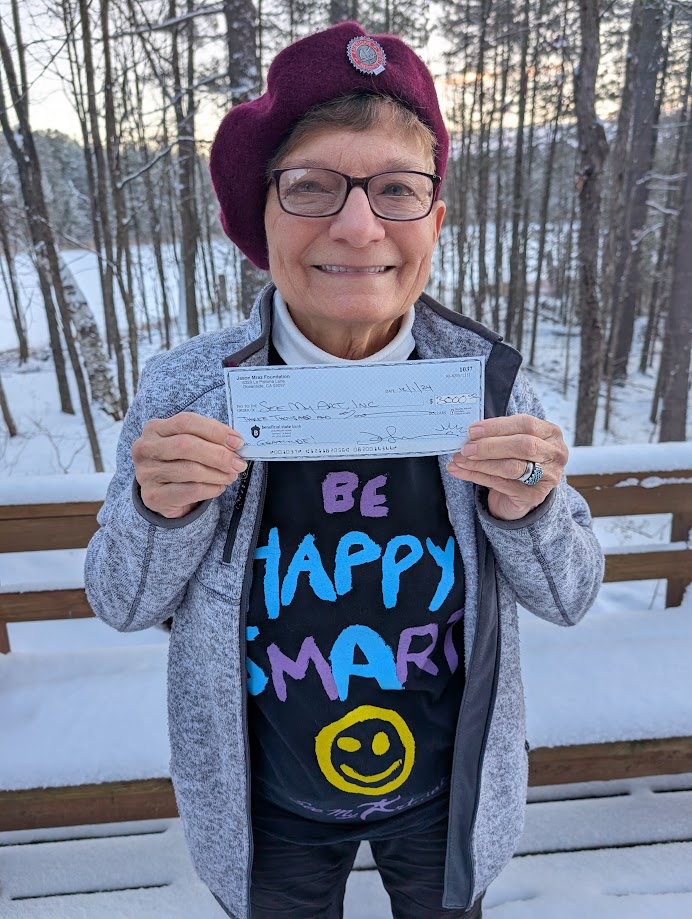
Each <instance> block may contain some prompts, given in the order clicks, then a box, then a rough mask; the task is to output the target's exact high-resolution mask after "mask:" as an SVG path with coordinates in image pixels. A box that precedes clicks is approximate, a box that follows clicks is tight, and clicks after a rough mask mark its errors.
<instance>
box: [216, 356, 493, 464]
mask: <svg viewBox="0 0 692 919" xmlns="http://www.w3.org/2000/svg"><path fill="white" fill-rule="evenodd" d="M483 371H484V359H483V358H481V357H471V358H445V359H442V360H429V361H400V362H389V363H372V364H359V365H358V366H354V365H353V364H309V365H305V366H301V367H286V366H276V367H229V368H226V369H225V371H224V373H225V376H226V394H227V397H228V413H229V417H230V424H231V427H232V428H235V430H236V431H238V433H239V434H240V435H241V436H242V437H243V440H244V441H245V443H244V445H243V446H242V448H241V449H240V450H239V451H238V452H239V453H240V455H241V456H243V457H245V458H246V459H265V460H272V459H276V460H278V459H282V460H318V459H336V458H339V457H352V458H355V459H366V458H369V457H377V456H385V455H386V456H431V455H435V454H439V453H453V452H454V451H456V450H458V449H459V447H461V445H462V444H463V443H465V442H466V440H467V430H468V427H469V425H470V424H472V423H473V422H474V421H479V420H480V419H481V418H482V417H483V382H484V372H483Z"/></svg>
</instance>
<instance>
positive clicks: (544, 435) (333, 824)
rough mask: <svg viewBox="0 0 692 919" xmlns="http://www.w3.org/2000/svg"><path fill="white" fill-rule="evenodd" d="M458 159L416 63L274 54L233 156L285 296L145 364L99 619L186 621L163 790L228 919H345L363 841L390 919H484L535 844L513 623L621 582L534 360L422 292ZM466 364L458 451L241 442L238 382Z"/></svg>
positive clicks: (180, 631)
mask: <svg viewBox="0 0 692 919" xmlns="http://www.w3.org/2000/svg"><path fill="white" fill-rule="evenodd" d="M447 151H448V137H447V133H446V130H445V127H444V124H443V121H442V117H441V115H440V111H439V107H438V102H437V98H436V95H435V89H434V86H433V82H432V79H431V77H430V74H429V73H428V71H427V70H426V68H425V66H424V65H423V63H422V62H421V61H420V59H419V58H418V57H417V56H416V55H415V54H414V53H413V52H412V51H411V50H410V49H409V48H408V47H407V46H406V45H404V44H403V43H402V42H401V41H400V40H399V39H397V38H394V37H392V36H389V35H381V36H367V35H365V33H364V32H363V30H362V28H361V27H360V26H359V25H358V24H357V23H344V24H341V25H338V26H335V27H333V28H331V29H328V30H326V31H324V32H322V33H319V34H317V35H313V36H311V37H309V38H306V39H304V40H302V41H299V42H297V43H296V44H294V45H293V46H291V47H289V48H288V49H286V50H285V51H283V52H282V53H281V54H279V55H278V57H277V58H276V60H275V61H274V63H273V65H272V67H271V69H270V71H269V75H268V81H267V91H266V93H265V94H264V95H263V96H261V97H260V98H259V99H257V100H255V101H253V102H249V103H246V104H244V105H240V106H238V107H236V108H234V109H233V110H232V111H231V112H229V114H228V115H227V116H226V118H225V119H224V121H223V123H222V125H221V127H220V129H219V132H218V134H217V137H216V139H215V141H214V145H213V148H212V153H211V173H212V178H213V181H214V185H215V188H216V191H217V194H218V197H219V201H220V205H221V219H222V222H223V226H224V229H225V231H226V232H227V234H228V235H229V236H230V237H231V239H232V240H234V242H236V243H237V244H238V246H239V247H240V248H241V249H242V250H243V252H245V254H246V255H247V256H248V257H249V258H250V259H252V261H253V262H254V263H255V264H256V265H258V266H260V267H262V268H266V267H268V268H269V269H270V271H271V278H272V283H271V284H269V285H268V286H267V287H266V288H265V289H264V290H263V292H262V293H261V294H260V296H259V297H258V299H257V302H256V303H255V305H254V307H253V309H252V312H251V314H250V317H249V319H248V320H247V322H244V323H242V324H240V325H238V326H235V327H233V328H230V329H224V330H222V331H220V332H217V333H214V334H211V335H204V336H200V337H199V338H196V339H193V340H192V341H189V342H186V343H185V344H183V345H181V346H180V347H178V348H176V349H175V350H173V351H171V352H170V353H168V354H164V355H161V356H159V357H156V358H155V359H154V360H152V361H151V362H150V363H149V364H148V366H147V368H146V371H145V373H144V374H143V376H142V381H141V385H140V388H139V392H138V394H137V397H136V399H135V400H134V402H133V405H132V407H131V409H130V411H129V413H128V416H127V419H126V421H125V425H124V429H123V433H122V438H121V441H120V445H119V448H118V465H117V472H116V474H115V476H114V478H113V481H112V483H111V486H110V489H109V492H108V496H107V500H106V502H105V505H104V507H103V510H102V511H101V514H100V516H99V522H100V524H101V529H100V530H99V532H98V533H97V534H96V535H95V536H94V538H93V540H92V542H91V545H90V547H89V553H88V559H87V568H86V582H87V591H88V596H89V600H90V602H91V604H92V606H93V608H94V610H95V612H96V613H97V614H98V615H99V616H100V617H102V618H103V619H104V620H105V621H106V622H108V623H109V624H110V625H112V626H114V627H115V628H117V629H121V630H123V631H129V630H134V629H144V628H148V627H150V626H152V625H155V624H157V623H161V622H162V621H163V620H165V619H167V618H168V617H172V622H173V625H172V631H171V636H170V656H169V687H168V688H169V722H170V740H171V754H172V755H171V776H172V779H173V785H174V788H175V794H176V799H177V803H178V808H179V811H180V816H181V818H182V821H183V826H184V829H185V834H186V839H187V843H188V845H189V848H190V852H191V854H192V858H193V861H194V864H195V866H196V869H197V871H198V873H199V875H200V877H201V878H202V879H203V880H204V881H205V882H206V884H207V885H208V887H209V888H210V890H211V891H212V893H213V894H214V896H215V897H216V899H217V901H218V902H219V903H220V904H221V906H222V907H223V908H224V910H225V911H226V912H227V914H228V915H229V916H233V917H236V919H246V917H252V919H270V917H276V919H278V917H285V919H287V917H292V919H313V917H320V919H335V917H340V916H341V915H342V909H343V895H344V889H345V884H346V879H347V877H348V874H349V871H350V869H351V867H352V865H353V862H354V858H355V854H356V850H357V848H358V844H359V842H360V841H361V840H369V842H370V845H371V848H372V853H373V857H374V859H375V862H376V865H377V867H378V869H379V871H380V874H381V876H382V880H383V883H384V886H385V888H386V889H387V892H388V893H389V896H390V899H391V903H392V912H393V915H394V916H395V917H396V919H433V917H443V916H448V917H462V916H464V917H479V916H480V915H481V899H482V897H483V893H484V891H485V890H486V888H487V887H488V885H489V884H490V882H491V881H492V880H493V878H494V877H495V876H496V875H497V874H498V872H499V871H500V870H501V869H502V867H503V866H504V865H505V864H506V862H507V861H508V860H509V858H510V857H511V855H512V853H513V851H514V848H515V845H516V843H517V840H518V839H519V836H520V834H521V831H522V824H523V814H524V804H525V795H526V785H527V750H528V745H527V744H526V739H525V727H524V701H523V694H522V685H521V676H520V667H519V641H518V630H517V611H516V601H517V600H519V601H520V602H521V603H522V605H523V606H525V607H526V608H527V609H529V610H530V611H532V612H533V613H535V614H536V615H538V616H540V617H542V618H543V619H547V620H549V621H551V622H554V623H557V624H558V625H573V624H574V623H575V622H577V621H578V620H579V619H580V618H581V617H582V616H583V615H584V613H585V612H586V610H587V609H588V608H589V606H590V605H591V603H592V601H593V599H594V596H595V594H596V591H597V589H598V586H599V583H600V580H601V575H602V557H601V552H600V550H599V548H598V545H597V543H596V540H595V538H594V536H593V533H592V531H591V529H590V520H589V514H588V510H587V508H586V505H585V504H584V502H583V501H582V500H581V498H580V497H579V496H578V495H577V494H576V492H574V491H573V490H572V489H571V488H570V487H569V486H568V485H567V484H566V483H565V480H564V477H563V470H564V466H565V462H566V459H567V449H566V447H565V443H564V441H563V438H562V434H561V432H560V430H559V428H558V427H556V426H555V425H554V424H551V423H549V422H548V421H546V420H545V419H544V414H543V411H542V409H541V406H540V404H539V402H538V401H537V399H536V397H535V396H534V394H533V393H532V391H531V389H530V387H529V386H528V384H527V382H526V380H525V379H524V378H523V377H522V376H520V375H519V373H518V370H519V364H520V357H519V355H518V354H517V352H516V351H514V350H513V349H512V348H510V347H508V346H507V345H505V344H504V343H503V342H502V340H501V339H500V337H499V336H498V335H496V334H495V333H494V332H492V331H490V330H489V329H486V328H485V327H483V326H482V325H479V324H478V323H476V322H473V321H471V320H469V319H467V318H465V317H464V316H460V315H458V314H457V313H453V312H450V311H448V310H447V309H445V308H444V307H443V306H440V305H439V304H438V303H436V302H435V301H434V300H432V299H431V298H430V297H428V296H427V295H425V294H424V293H423V288H424V285H425V283H426V281H427V280H428V275H429V272H430V264H431V257H432V254H433V249H434V246H435V243H436V241H437V239H438V236H439V233H440V227H441V225H442V220H443V217H444V213H445V205H444V204H443V202H442V200H441V199H440V198H439V190H440V181H441V179H442V177H443V175H444V171H445V165H446V159H447ZM466 356H476V357H478V356H480V357H482V358H483V359H484V362H485V414H484V420H483V421H481V422H479V423H476V424H475V425H473V426H472V427H471V428H470V429H469V436H468V442H466V443H465V444H463V445H462V444H460V445H459V447H460V449H459V452H458V453H455V454H453V455H447V456H440V457H437V456H423V457H420V456H416V457H403V458H397V459H392V458H378V459H360V460H353V459H344V460H330V461H314V462H288V461H285V460H278V461H272V462H270V463H266V462H259V461H256V462H254V463H252V464H247V463H246V462H245V460H243V459H242V457H241V456H240V455H239V453H238V450H239V449H241V446H242V444H241V439H240V437H239V435H238V434H237V433H236V432H235V431H234V430H232V429H231V428H230V427H229V426H228V425H227V423H226V422H227V420H228V416H227V410H226V402H225V395H224V379H223V374H222V366H223V365H225V366H237V365H242V366H263V365H272V364H274V365H280V364H287V365H291V364H300V365H304V364H310V363H318V364H330V363H347V364H349V366H350V367H351V368H352V370H351V371H349V372H352V373H353V374H358V373H359V370H358V367H359V364H361V363H362V362H367V361H383V360H387V361H400V362H404V361H411V362H414V361H415V360H417V359H426V358H444V357H466ZM412 366H413V365H412ZM345 537H348V538H347V539H346V540H345V541H346V545H347V548H346V550H345V551H346V556H344V554H343V545H344V539H345ZM344 558H346V562H347V564H344Z"/></svg>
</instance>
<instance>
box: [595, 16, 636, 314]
mask: <svg viewBox="0 0 692 919" xmlns="http://www.w3.org/2000/svg"><path fill="white" fill-rule="evenodd" d="M643 6H644V0H634V3H633V5H632V14H631V18H630V29H629V38H628V40H627V56H626V69H625V80H624V83H623V87H622V93H621V95H620V110H619V112H618V120H617V130H616V132H615V140H614V141H613V149H612V155H611V157H610V162H611V164H612V166H611V171H612V175H611V178H610V182H609V185H610V194H609V204H608V223H607V228H606V236H605V242H604V244H603V259H602V264H601V298H602V301H603V308H604V310H605V311H606V312H607V313H609V314H610V316H611V317H614V316H615V313H616V304H617V303H618V302H619V300H620V280H621V278H622V275H623V273H624V268H625V258H626V254H625V244H624V239H625V209H626V199H627V194H626V178H627V168H628V163H629V152H628V151H629V146H630V134H631V131H630V128H631V122H632V98H633V87H634V79H635V76H636V61H637V54H636V52H637V48H638V46H639V38H640V35H641V27H642V10H643ZM611 327H612V318H611Z"/></svg>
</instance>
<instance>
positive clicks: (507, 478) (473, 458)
mask: <svg viewBox="0 0 692 919" xmlns="http://www.w3.org/2000/svg"><path fill="white" fill-rule="evenodd" d="M568 452H569V451H568V450H567V445H566V444H565V441H564V438H563V436H562V431H561V430H560V428H559V427H558V426H557V425H556V424H551V423H550V422H549V421H541V419H540V418H534V416H533V415H510V416H508V417H502V418H487V419H484V420H483V421H478V422H476V423H475V424H472V425H471V427H470V428H469V441H468V443H466V444H465V445H464V447H463V448H462V450H461V452H460V453H455V454H454V456H453V458H452V462H451V463H448V464H447V471H448V472H449V473H450V475H453V476H454V477H455V478H457V479H464V480H465V481H467V482H473V483H474V484H476V485H484V486H485V487H486V488H487V489H488V510H489V511H490V513H491V514H492V515H493V517H497V518H499V519H500V520H519V519H520V518H521V517H525V516H526V514H528V513H529V512H530V511H532V510H533V509H534V508H536V507H538V505H539V504H541V503H542V502H543V501H544V499H545V497H546V495H547V494H548V492H550V491H551V490H552V489H553V488H554V487H555V486H556V485H557V484H558V482H559V481H560V479H561V478H562V474H563V472H564V469H565V466H566V465H567V456H568ZM529 462H532V463H540V465H541V468H542V469H543V476H542V478H541V479H540V480H539V481H538V482H537V483H536V484H535V485H525V484H524V483H523V482H519V481H517V479H518V478H519V476H521V475H523V474H524V472H525V470H526V468H527V463H529Z"/></svg>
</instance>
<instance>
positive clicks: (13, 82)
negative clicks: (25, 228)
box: [0, 0, 103, 472]
mask: <svg viewBox="0 0 692 919" xmlns="http://www.w3.org/2000/svg"><path fill="white" fill-rule="evenodd" d="M12 12H13V22H14V29H15V39H16V44H17V54H18V58H19V65H20V72H21V74H22V81H24V78H25V68H24V45H23V43H22V37H21V32H20V24H19V11H18V3H17V0H12ZM0 54H1V56H2V63H3V67H4V71H5V77H6V79H7V84H8V87H9V91H10V96H11V99H12V106H13V108H14V113H15V115H16V117H17V119H18V122H19V124H18V128H17V129H16V130H15V131H14V132H12V131H11V130H10V128H9V123H8V118H7V108H6V106H5V100H4V98H3V97H2V93H0V122H1V123H2V128H3V133H4V134H5V140H6V141H7V143H8V146H9V148H10V151H11V152H12V155H13V157H14V160H15V164H16V166H17V171H18V173H19V179H20V184H21V188H22V195H23V198H24V203H25V206H26V212H27V217H28V220H29V230H30V233H31V238H32V242H33V245H34V252H35V256H36V262H37V266H38V271H39V278H40V279H41V278H42V279H43V280H42V281H41V283H42V284H45V282H46V280H48V279H50V281H51V282H52V285H53V289H54V290H55V298H56V300H57V304H58V309H59V311H60V319H61V322H62V329H63V335H64V337H65V344H66V345H67V351H68V354H69V357H70V363H71V365H72V371H73V373H74V377H75V382H76V384H77V391H78V393H79V402H80V406H81V409H82V415H83V417H84V425H85V428H86V431H87V437H88V439H89V446H90V447H91V454H92V457H93V461H94V468H95V470H96V471H97V472H103V461H102V459H101V448H100V446H99V442H98V438H97V436H96V429H95V427H94V421H93V417H92V414H91V406H90V404H89V398H88V394H87V388H86V383H85V380H84V373H83V371H82V367H81V364H80V362H79V355H78V353H77V349H76V347H75V343H74V338H73V335H72V329H71V326H70V315H69V310H68V307H67V301H66V298H65V291H64V290H63V286H62V279H61V277H60V267H59V262H58V255H57V252H56V249H55V243H54V240H53V234H52V230H51V226H50V221H49V219H48V208H47V206H46V201H45V198H44V195H43V186H42V180H41V165H40V161H39V158H38V153H37V151H36V146H35V144H34V136H33V133H32V130H31V126H30V123H29V94H28V84H24V82H22V88H23V91H20V84H19V83H18V81H17V76H16V71H15V67H14V62H13V60H12V56H11V54H10V50H9V46H8V44H7V41H6V38H5V32H4V29H3V25H2V19H0ZM49 293H50V291H49Z"/></svg>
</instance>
